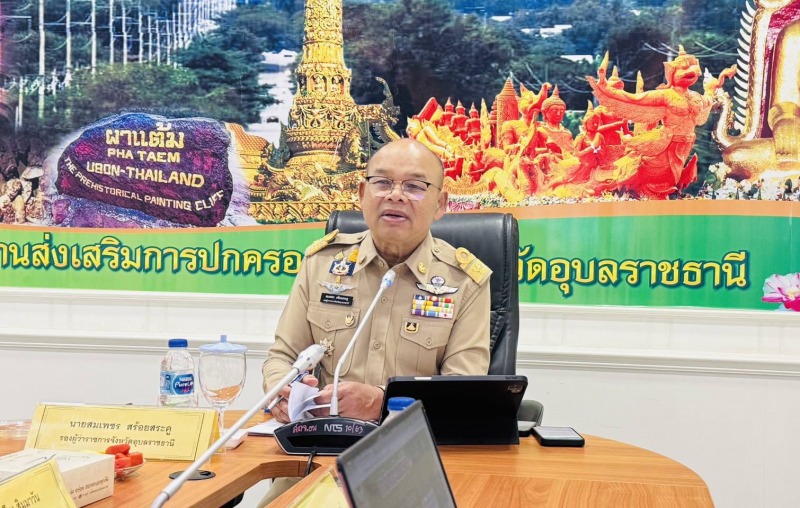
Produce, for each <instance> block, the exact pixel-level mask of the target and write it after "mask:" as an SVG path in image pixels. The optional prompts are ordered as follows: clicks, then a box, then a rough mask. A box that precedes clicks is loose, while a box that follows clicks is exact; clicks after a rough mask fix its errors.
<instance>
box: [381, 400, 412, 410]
mask: <svg viewBox="0 0 800 508" xmlns="http://www.w3.org/2000/svg"><path fill="white" fill-rule="evenodd" d="M415 400H416V399H412V398H411V397H392V398H391V399H389V402H388V404H387V405H386V407H387V409H388V410H389V411H402V410H404V409H405V408H407V407H408V406H410V405H411V404H413V403H414V402H415Z"/></svg>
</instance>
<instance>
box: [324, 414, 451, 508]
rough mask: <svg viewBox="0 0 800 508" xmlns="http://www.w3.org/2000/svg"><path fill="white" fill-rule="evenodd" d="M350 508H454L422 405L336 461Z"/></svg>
mask: <svg viewBox="0 0 800 508" xmlns="http://www.w3.org/2000/svg"><path fill="white" fill-rule="evenodd" d="M336 467H337V469H338V470H339V477H340V478H341V479H342V480H343V481H344V485H345V488H346V490H347V495H348V497H349V499H350V504H351V506H352V507H353V508H383V507H388V506H390V507H392V508H423V507H424V508H455V506H456V503H455V500H454V499H453V492H452V491H451V490H450V484H449V483H448V482H447V476H446V475H445V472H444V468H443V467H442V461H441V459H440V458H439V452H438V451H437V450H436V445H435V444H434V442H433V437H432V436H431V430H430V427H429V426H428V421H427V420H426V418H425V411H424V410H423V408H422V403H421V402H419V401H417V402H414V403H413V404H412V405H411V406H409V407H408V408H406V409H405V410H403V411H402V412H401V413H400V414H398V415H397V416H396V417H395V418H393V419H392V420H390V421H389V422H387V423H386V424H385V425H381V426H380V428H378V429H377V430H374V431H372V432H370V433H369V434H367V435H366V436H364V437H363V438H362V439H361V440H360V441H358V442H357V443H356V444H354V445H353V446H351V447H350V448H348V449H347V450H345V451H344V452H342V454H341V455H339V457H338V458H337V459H336Z"/></svg>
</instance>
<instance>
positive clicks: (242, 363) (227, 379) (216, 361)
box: [197, 335, 247, 435]
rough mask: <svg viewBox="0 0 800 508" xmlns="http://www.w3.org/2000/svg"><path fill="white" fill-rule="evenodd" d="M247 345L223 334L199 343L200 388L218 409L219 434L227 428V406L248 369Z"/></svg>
mask: <svg viewBox="0 0 800 508" xmlns="http://www.w3.org/2000/svg"><path fill="white" fill-rule="evenodd" d="M246 352H247V348H246V347H245V346H241V345H238V344H231V343H230V342H228V337H227V336H225V335H223V336H222V337H220V341H219V342H217V343H214V344H206V345H203V346H200V362H199V363H198V366H197V377H198V378H199V381H200V391H202V392H203V396H204V397H205V398H206V400H208V402H209V403H210V404H211V405H212V406H213V407H214V409H216V410H217V418H218V419H219V432H220V435H222V433H223V429H224V423H225V422H224V416H225V410H226V409H227V408H228V406H230V405H231V403H232V402H233V401H234V400H235V399H236V397H238V396H239V394H240V393H241V392H242V388H243V387H244V379H245V375H246V373H247V358H246Z"/></svg>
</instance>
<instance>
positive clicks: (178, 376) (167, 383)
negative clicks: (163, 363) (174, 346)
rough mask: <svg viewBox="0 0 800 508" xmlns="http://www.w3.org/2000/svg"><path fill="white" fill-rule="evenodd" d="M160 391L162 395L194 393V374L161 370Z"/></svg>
mask: <svg viewBox="0 0 800 508" xmlns="http://www.w3.org/2000/svg"><path fill="white" fill-rule="evenodd" d="M161 393H163V394H164V395H191V394H192V393H194V374H192V373H191V372H188V373H180V372H170V371H166V372H162V373H161Z"/></svg>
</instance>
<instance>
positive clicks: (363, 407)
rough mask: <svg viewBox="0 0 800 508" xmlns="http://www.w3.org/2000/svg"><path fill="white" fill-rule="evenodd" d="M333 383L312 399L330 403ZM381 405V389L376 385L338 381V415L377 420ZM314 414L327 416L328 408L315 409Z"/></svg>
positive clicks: (321, 402)
mask: <svg viewBox="0 0 800 508" xmlns="http://www.w3.org/2000/svg"><path fill="white" fill-rule="evenodd" d="M332 396H333V384H329V385H328V386H326V387H325V388H323V389H322V390H321V391H320V392H319V395H317V397H316V398H315V399H314V402H316V403H317V404H330V402H331V397H332ZM382 406H383V390H381V389H380V388H378V387H377V386H372V385H365V384H362V383H356V382H353V381H342V382H340V383H339V415H340V416H346V417H348V418H357V419H359V420H378V419H380V417H381V407H382ZM312 413H313V414H314V415H315V416H328V414H329V413H330V412H329V410H328V408H324V409H315V410H313V411H312Z"/></svg>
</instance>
